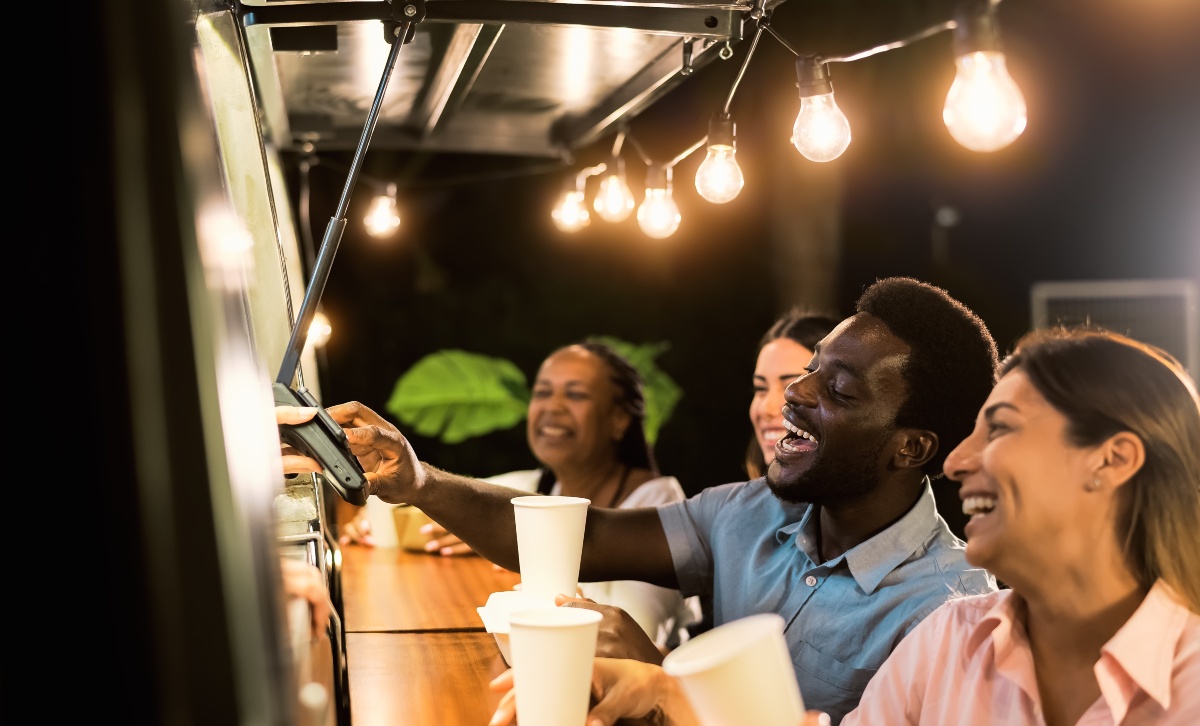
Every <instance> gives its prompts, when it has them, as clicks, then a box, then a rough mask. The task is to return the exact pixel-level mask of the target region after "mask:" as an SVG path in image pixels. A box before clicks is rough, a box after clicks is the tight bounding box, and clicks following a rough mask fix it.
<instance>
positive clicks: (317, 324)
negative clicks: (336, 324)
mask: <svg viewBox="0 0 1200 726" xmlns="http://www.w3.org/2000/svg"><path fill="white" fill-rule="evenodd" d="M332 334H333V326H331V325H330V324H329V318H327V317H325V313H323V312H321V311H320V310H318V311H317V312H316V313H314V314H313V320H312V323H311V324H309V326H308V338H307V343H308V345H311V346H312V347H314V348H323V347H325V344H326V343H328V342H329V336H330V335H332Z"/></svg>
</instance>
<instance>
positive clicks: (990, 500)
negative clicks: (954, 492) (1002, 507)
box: [962, 495, 996, 515]
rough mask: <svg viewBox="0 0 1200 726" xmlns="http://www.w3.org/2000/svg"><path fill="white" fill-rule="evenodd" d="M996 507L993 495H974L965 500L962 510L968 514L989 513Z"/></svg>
mask: <svg viewBox="0 0 1200 726" xmlns="http://www.w3.org/2000/svg"><path fill="white" fill-rule="evenodd" d="M995 507H996V498H995V497H993V496H986V495H985V496H974V497H967V498H966V499H964V500H963V504H962V511H963V514H966V515H976V514H987V513H988V512H990V511H992V509H994V508H995Z"/></svg>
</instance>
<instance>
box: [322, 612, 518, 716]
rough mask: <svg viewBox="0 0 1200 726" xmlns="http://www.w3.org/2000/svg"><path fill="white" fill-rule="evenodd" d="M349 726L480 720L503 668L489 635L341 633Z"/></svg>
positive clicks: (488, 712)
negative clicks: (347, 678)
mask: <svg viewBox="0 0 1200 726" xmlns="http://www.w3.org/2000/svg"><path fill="white" fill-rule="evenodd" d="M346 659H347V661H348V662H349V664H350V716H351V719H352V721H353V724H354V726H442V725H450V726H454V725H461V726H485V725H486V724H487V722H488V720H489V719H490V718H491V717H492V713H493V712H494V711H495V710H496V705H497V704H498V703H499V702H500V695H499V694H496V693H493V692H492V691H491V690H490V689H489V688H488V682H489V681H491V680H492V679H493V678H495V677H496V676H498V675H500V674H501V673H503V672H504V671H505V670H506V669H507V668H508V666H506V665H505V664H504V658H503V657H501V655H500V649H499V648H498V647H497V646H496V640H495V638H494V637H493V636H492V635H491V634H490V633H483V632H480V633H347V634H346Z"/></svg>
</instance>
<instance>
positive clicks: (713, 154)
mask: <svg viewBox="0 0 1200 726" xmlns="http://www.w3.org/2000/svg"><path fill="white" fill-rule="evenodd" d="M734 132H735V127H734V123H733V119H732V118H730V117H729V114H724V113H721V114H717V115H715V116H713V118H712V120H711V121H709V123H708V136H707V137H706V138H707V139H708V153H707V154H706V155H705V157H704V161H702V162H700V168H698V169H696V191H697V192H699V194H700V196H702V197H704V198H705V199H707V200H708V201H710V202H712V203H713V204H725V203H726V202H729V201H732V200H733V199H734V197H736V196H737V195H738V194H739V193H740V192H741V191H742V186H743V185H744V184H745V183H746V178H745V177H744V176H743V175H742V168H741V167H740V166H738V163H737V158H736V156H735V146H734V145H735V144H736V143H737V142H736V141H735V140H734V139H735V133H734Z"/></svg>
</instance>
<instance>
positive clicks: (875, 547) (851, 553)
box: [775, 477, 938, 595]
mask: <svg viewBox="0 0 1200 726" xmlns="http://www.w3.org/2000/svg"><path fill="white" fill-rule="evenodd" d="M818 511H819V510H818V509H817V507H816V506H815V505H811V504H810V505H809V506H808V509H807V510H806V511H805V512H804V515H803V516H802V517H801V518H800V521H798V522H793V523H791V524H788V525H786V526H783V527H780V528H779V530H778V531H777V532H776V533H775V538H776V540H777V541H779V542H781V543H782V542H784V541H786V540H787V539H788V538H789V537H791V536H792V535H793V534H796V535H797V536H796V546H797V547H798V548H799V549H801V550H802V551H803V552H804V553H805V554H806V555H808V557H809V559H810V560H812V561H813V562H815V563H817V564H823V563H820V562H817V556H816V541H815V540H816V522H815V518H816V515H817V512H818ZM937 518H938V514H937V505H936V504H935V503H934V499H933V489H932V488H931V486H930V484H929V477H926V478H925V486H924V489H923V490H922V492H921V495H920V496H919V497H917V502H916V504H914V505H913V506H912V507H911V508H910V509H909V510H908V512H906V513H905V515H904V516H903V517H901V518H900V519H898V520H896V522H895V523H893V524H892V525H891V526H890V527H888V528H887V529H885V530H883V531H882V532H880V533H878V534H876V535H875V536H874V537H871V538H870V539H868V540H867V541H865V542H861V543H859V544H858V545H855V546H854V547H852V548H850V549H849V550H847V551H846V553H845V554H844V555H843V556H842V557H841V558H837V559H835V560H834V561H833V563H834V564H836V563H837V561H838V560H840V559H842V558H844V559H845V560H846V564H847V565H848V566H849V567H850V574H851V575H853V577H854V580H855V582H857V583H858V586H859V587H860V588H862V590H863V592H865V593H866V594H868V595H870V594H871V593H872V592H874V591H875V588H877V587H879V583H880V582H882V581H883V578H884V577H886V576H887V574H888V573H889V572H891V571H892V570H894V569H896V567H898V566H899V565H900V564H901V563H902V562H904V561H905V560H907V559H908V558H909V557H910V556H912V554H913V553H914V552H916V551H917V550H918V549H920V548H921V547H922V546H924V544H925V541H926V540H927V539H929V533H930V532H932V531H933V529H934V527H935V526H936V525H937Z"/></svg>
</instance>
